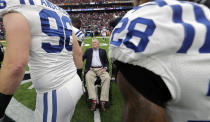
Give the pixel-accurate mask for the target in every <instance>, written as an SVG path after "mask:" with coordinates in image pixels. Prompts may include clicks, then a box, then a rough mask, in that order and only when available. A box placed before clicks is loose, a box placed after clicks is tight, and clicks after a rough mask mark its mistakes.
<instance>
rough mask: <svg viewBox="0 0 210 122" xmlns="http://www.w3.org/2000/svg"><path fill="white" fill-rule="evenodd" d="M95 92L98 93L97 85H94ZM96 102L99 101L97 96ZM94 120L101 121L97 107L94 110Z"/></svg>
mask: <svg viewBox="0 0 210 122" xmlns="http://www.w3.org/2000/svg"><path fill="white" fill-rule="evenodd" d="M95 90H96V94H98V85H96V86H95ZM97 102H99V98H98V96H97ZM94 122H101V117H100V112H99V109H98V108H97V109H96V111H94Z"/></svg>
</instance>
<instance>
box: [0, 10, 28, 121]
mask: <svg viewBox="0 0 210 122" xmlns="http://www.w3.org/2000/svg"><path fill="white" fill-rule="evenodd" d="M14 20H15V21H14ZM3 24H4V27H5V31H6V51H5V55H4V60H3V65H2V69H1V70H0V121H2V120H1V119H3V117H4V114H5V110H6V108H7V106H8V104H9V102H10V100H11V98H12V95H13V93H14V92H15V91H16V89H17V87H18V86H19V84H20V81H21V80H22V78H23V75H24V72H25V66H26V64H27V61H28V56H29V47H30V43H31V33H30V29H29V25H28V22H27V20H26V19H25V18H24V17H23V16H22V15H21V14H17V13H9V14H7V15H5V16H4V17H3Z"/></svg>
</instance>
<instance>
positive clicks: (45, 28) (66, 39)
mask: <svg viewBox="0 0 210 122" xmlns="http://www.w3.org/2000/svg"><path fill="white" fill-rule="evenodd" d="M39 15H40V20H41V27H42V32H43V33H45V34H47V35H48V36H52V37H56V38H59V43H58V45H52V44H51V43H50V42H52V40H49V41H50V42H43V43H42V48H43V49H44V50H45V51H46V52H47V53H59V52H61V51H62V50H63V48H64V47H65V48H66V50H68V51H72V45H69V44H70V37H72V30H70V29H68V28H67V24H69V25H71V21H70V19H69V18H68V17H66V16H62V17H59V15H58V14H57V13H56V12H54V11H51V10H47V9H43V10H42V11H41V12H40V13H39ZM50 18H51V19H54V20H55V21H56V23H53V25H56V26H57V27H54V28H51V27H50ZM56 38H55V40H56Z"/></svg>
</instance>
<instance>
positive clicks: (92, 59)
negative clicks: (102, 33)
mask: <svg viewBox="0 0 210 122" xmlns="http://www.w3.org/2000/svg"><path fill="white" fill-rule="evenodd" d="M84 60H86V64H85V74H86V76H85V79H86V85H87V91H88V95H89V99H92V104H91V111H95V110H96V103H97V101H96V98H97V96H96V91H95V87H94V84H95V81H96V78H97V76H98V77H100V78H101V87H102V89H101V96H100V104H101V109H102V110H103V111H106V109H105V103H106V102H108V101H109V87H110V79H111V78H110V76H109V73H108V70H109V61H108V58H107V54H106V51H105V50H104V49H101V48H99V41H98V40H97V39H96V38H94V39H93V40H92V48H89V49H87V50H86V51H85V53H84V55H83V61H84Z"/></svg>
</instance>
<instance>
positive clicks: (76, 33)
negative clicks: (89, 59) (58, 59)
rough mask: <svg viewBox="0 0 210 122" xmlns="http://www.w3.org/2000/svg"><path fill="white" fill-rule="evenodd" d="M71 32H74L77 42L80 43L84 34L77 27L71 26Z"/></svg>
mask: <svg viewBox="0 0 210 122" xmlns="http://www.w3.org/2000/svg"><path fill="white" fill-rule="evenodd" d="M73 32H74V34H75V35H76V37H77V40H78V41H79V42H81V43H82V42H84V39H85V35H84V34H83V32H82V31H81V30H79V29H77V28H75V27H73Z"/></svg>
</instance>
